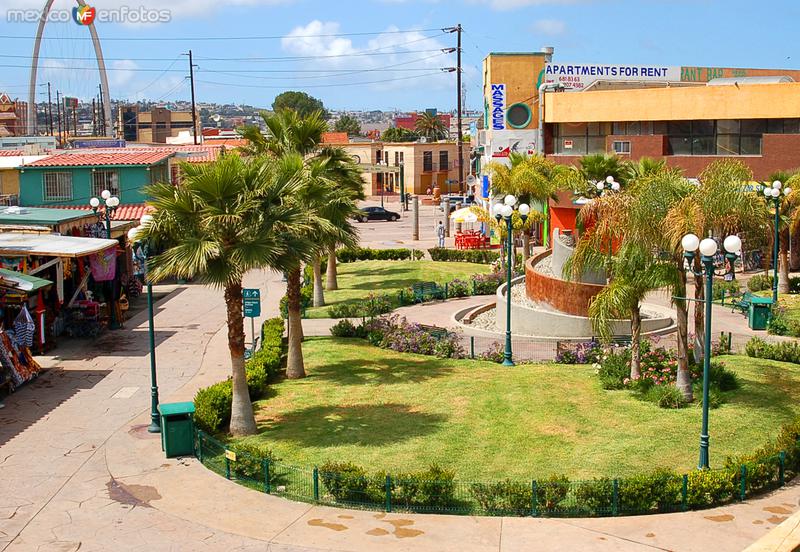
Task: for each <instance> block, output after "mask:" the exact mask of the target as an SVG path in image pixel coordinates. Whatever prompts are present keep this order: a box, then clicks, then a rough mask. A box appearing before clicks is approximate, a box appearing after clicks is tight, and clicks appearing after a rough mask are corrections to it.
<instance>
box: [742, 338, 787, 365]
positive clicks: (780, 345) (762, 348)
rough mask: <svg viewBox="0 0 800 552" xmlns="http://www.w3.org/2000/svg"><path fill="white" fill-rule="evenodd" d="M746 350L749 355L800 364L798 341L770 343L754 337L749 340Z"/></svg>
mask: <svg viewBox="0 0 800 552" xmlns="http://www.w3.org/2000/svg"><path fill="white" fill-rule="evenodd" d="M744 350H745V353H746V354H747V356H749V357H753V358H765V359H768V360H779V361H781V362H793V363H794V364H800V343H797V342H796V341H779V342H777V343H770V342H769V341H764V340H763V339H761V338H760V337H753V338H751V339H750V341H748V342H747V345H745V348H744Z"/></svg>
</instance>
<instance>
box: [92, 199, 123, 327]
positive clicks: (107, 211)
mask: <svg viewBox="0 0 800 552" xmlns="http://www.w3.org/2000/svg"><path fill="white" fill-rule="evenodd" d="M100 197H101V198H102V199H103V201H102V203H103V215H104V216H105V219H106V238H108V239H109V240H110V239H111V214H112V213H113V212H114V211H116V210H117V207H119V198H118V197H117V196H114V195H111V192H109V191H108V190H103V191H102V192H100ZM100 204H101V201H100V200H99V199H98V198H96V197H93V198H92V199H90V200H89V206H90V207H91V208H92V211H94V214H95V215H97V216H98V217H100V214H99V211H100ZM114 262H117V259H116V256H115V257H114ZM106 290H107V291H108V302H109V303H110V307H111V308H110V309H109V315H108V316H109V318H108V320H109V322H108V327H109V328H110V329H112V330H116V329H119V328H120V327H121V325H120V324H118V323H117V316H116V300H115V298H114V283H113V282H108V283H107V287H106Z"/></svg>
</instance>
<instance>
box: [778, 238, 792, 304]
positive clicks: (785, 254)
mask: <svg viewBox="0 0 800 552" xmlns="http://www.w3.org/2000/svg"><path fill="white" fill-rule="evenodd" d="M778 249H779V252H778V293H789V287H790V286H789V251H788V249H789V229H788V228H784V229H783V230H781V235H780V242H779V245H778Z"/></svg>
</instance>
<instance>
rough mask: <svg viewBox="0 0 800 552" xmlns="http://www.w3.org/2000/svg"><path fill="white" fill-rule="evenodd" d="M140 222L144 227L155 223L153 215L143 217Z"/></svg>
mask: <svg viewBox="0 0 800 552" xmlns="http://www.w3.org/2000/svg"><path fill="white" fill-rule="evenodd" d="M139 222H140V223H141V224H142V226H147V225H148V224H150V223H151V222H153V215H142V218H140V219H139Z"/></svg>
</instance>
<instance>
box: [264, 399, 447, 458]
mask: <svg viewBox="0 0 800 552" xmlns="http://www.w3.org/2000/svg"><path fill="white" fill-rule="evenodd" d="M445 421H447V417H446V416H444V415H441V414H429V413H425V412H417V411H415V410H412V407H411V406H409V405H405V404H397V403H387V404H380V405H355V406H312V407H309V408H304V409H302V410H295V411H293V412H288V413H286V414H283V415H280V416H278V417H276V418H275V419H272V420H268V421H266V422H265V423H263V424H262V425H261V427H260V429H261V435H262V437H264V438H266V439H267V440H273V441H279V440H283V441H292V442H294V443H297V444H298V445H301V446H313V447H331V446H337V445H360V446H383V445H389V444H392V443H398V442H400V441H405V440H407V439H411V438H413V437H419V436H421V435H427V434H429V433H433V432H434V431H436V430H438V429H439V427H440V426H441V424H443V423H444V422H445Z"/></svg>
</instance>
